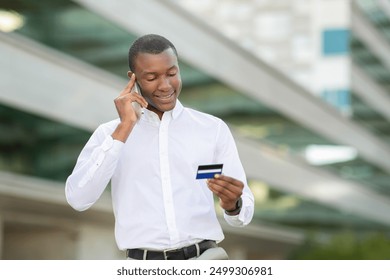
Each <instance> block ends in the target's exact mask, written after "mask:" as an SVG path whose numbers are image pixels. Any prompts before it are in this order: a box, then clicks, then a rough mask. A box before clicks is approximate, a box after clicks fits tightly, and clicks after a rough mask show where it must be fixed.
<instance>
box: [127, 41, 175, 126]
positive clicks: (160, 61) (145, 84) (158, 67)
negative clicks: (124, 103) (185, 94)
mask: <svg viewBox="0 0 390 280" xmlns="http://www.w3.org/2000/svg"><path fill="white" fill-rule="evenodd" d="M134 68H135V69H134V73H135V76H136V79H137V83H138V85H139V87H140V90H141V93H142V96H143V97H144V98H145V99H146V101H147V102H148V103H149V106H148V109H149V110H151V111H153V112H155V113H156V114H157V115H158V116H159V117H160V119H161V117H162V115H163V113H164V112H166V111H170V110H172V109H173V108H174V107H175V105H176V100H177V97H178V96H179V94H180V91H181V86H182V83H181V77H180V69H179V65H178V61H177V57H176V55H175V53H174V51H173V50H172V49H171V48H169V49H166V50H165V51H163V52H162V53H159V54H148V53H139V54H138V55H137V57H136V60H135V65H134Z"/></svg>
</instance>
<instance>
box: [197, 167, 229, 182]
mask: <svg viewBox="0 0 390 280" xmlns="http://www.w3.org/2000/svg"><path fill="white" fill-rule="evenodd" d="M222 167H223V164H209V165H199V166H198V171H197V172H196V179H197V180H199V179H210V178H214V175H215V174H222Z"/></svg>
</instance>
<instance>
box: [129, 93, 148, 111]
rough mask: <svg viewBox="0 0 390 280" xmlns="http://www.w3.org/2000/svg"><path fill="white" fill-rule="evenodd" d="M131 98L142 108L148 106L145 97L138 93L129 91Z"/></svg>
mask: <svg viewBox="0 0 390 280" xmlns="http://www.w3.org/2000/svg"><path fill="white" fill-rule="evenodd" d="M131 100H132V101H133V102H137V103H138V104H139V105H140V106H141V107H143V108H146V107H148V102H147V101H146V99H145V98H144V97H143V96H142V95H139V94H138V93H131Z"/></svg>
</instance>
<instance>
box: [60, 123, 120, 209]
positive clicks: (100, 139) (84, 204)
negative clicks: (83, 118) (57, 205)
mask: <svg viewBox="0 0 390 280" xmlns="http://www.w3.org/2000/svg"><path fill="white" fill-rule="evenodd" d="M123 145H124V143H123V142H121V141H118V140H114V139H113V138H112V137H111V133H110V131H109V130H108V129H106V128H104V127H103V126H100V127H99V128H98V129H97V130H96V131H95V132H94V133H93V134H92V136H91V138H90V139H89V141H88V142H87V144H86V145H85V147H84V148H83V150H82V151H81V153H80V155H79V157H78V159H77V163H76V166H75V168H74V169H73V172H72V174H71V175H70V176H69V177H68V179H67V180H66V185H65V195H66V199H67V201H68V203H69V204H70V205H71V206H72V207H73V208H74V209H76V210H78V211H84V210H86V209H88V208H89V207H91V206H92V205H93V204H94V203H95V202H96V201H97V200H98V199H99V197H100V196H101V194H102V193H103V191H104V189H105V188H106V186H107V185H108V183H109V181H110V179H111V177H112V175H113V173H114V171H115V169H116V166H117V163H118V160H119V155H120V152H121V150H122V147H123Z"/></svg>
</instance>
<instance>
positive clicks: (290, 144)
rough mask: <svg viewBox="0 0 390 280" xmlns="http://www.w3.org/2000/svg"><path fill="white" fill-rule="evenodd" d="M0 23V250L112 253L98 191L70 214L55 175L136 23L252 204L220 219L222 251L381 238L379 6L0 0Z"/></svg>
mask: <svg viewBox="0 0 390 280" xmlns="http://www.w3.org/2000/svg"><path fill="white" fill-rule="evenodd" d="M0 30H1V31H2V32H1V33H0V54H1V55H0V71H1V77H0V119H1V122H0V150H1V154H0V258H2V259H123V258H124V253H123V252H119V251H118V249H117V248H116V244H115V241H114V231H113V222H114V221H113V214H112V209H111V202H110V194H109V188H108V190H107V192H106V193H105V194H104V195H103V196H102V197H101V199H100V200H99V202H98V203H97V204H96V205H95V206H93V207H92V208H91V209H90V210H88V211H86V212H83V213H78V212H76V211H74V210H72V209H71V208H70V206H68V205H67V203H66V201H65V197H64V182H65V179H66V177H67V176H68V175H69V174H70V172H71V170H72V168H73V166H74V164H75V161H76V159H77V156H78V154H79V152H80V150H81V149H82V147H83V145H84V144H85V142H86V141H87V140H88V138H89V135H90V134H91V132H92V131H93V130H94V129H95V128H96V127H97V126H98V125H99V124H100V123H102V122H105V121H108V120H111V119H113V118H116V112H115V108H114V105H113V99H114V98H115V97H116V96H117V95H118V93H119V92H120V90H121V89H122V88H123V86H124V85H125V82H126V76H125V75H126V72H127V62H126V61H127V51H128V47H129V45H130V44H131V42H132V41H133V39H134V38H136V37H137V36H138V35H141V34H146V33H158V34H161V35H164V36H166V37H167V38H169V39H170V40H171V41H172V42H173V43H174V44H175V45H176V47H177V49H178V51H179V57H180V60H181V62H180V63H181V65H180V67H181V72H182V79H183V91H182V94H181V96H180V99H181V100H182V102H183V103H184V104H185V105H186V106H189V107H193V108H196V109H199V110H201V111H204V112H207V113H211V114H214V115H216V116H218V117H221V118H222V119H224V120H225V121H226V122H227V123H228V124H229V126H230V127H231V129H232V131H233V133H234V137H235V139H236V141H237V145H238V148H239V152H240V155H241V159H242V161H243V164H244V167H245V169H246V172H247V175H248V179H249V183H250V187H251V189H252V191H253V193H254V194H255V197H256V210H255V218H254V220H253V222H252V223H251V225H249V226H248V227H246V228H232V227H229V226H227V225H226V224H225V223H224V222H223V221H221V223H222V224H223V227H224V231H225V234H226V239H225V240H224V241H223V243H222V245H223V246H224V247H225V248H226V249H227V251H228V253H229V254H230V256H231V258H233V259H285V258H288V257H289V254H290V253H291V251H292V250H294V249H296V248H298V247H299V246H300V245H301V244H303V242H304V241H305V239H306V237H307V236H308V235H312V234H313V233H314V234H315V236H316V238H317V239H318V240H319V241H321V242H326V240H327V239H328V238H330V237H331V236H332V235H334V234H337V233H338V232H340V231H342V230H350V231H352V232H354V233H356V235H359V236H361V235H364V234H366V233H371V232H385V233H386V234H387V233H388V231H389V226H390V218H389V215H388V214H387V213H389V212H390V199H389V196H390V145H389V143H390V113H389V112H390V110H389V109H388V108H390V96H389V88H390V87H389V82H390V71H389V69H390V66H389V65H390V45H389V40H390V36H389V34H390V33H389V32H390V1H388V0H356V1H348V0H343V1H341V0H248V1H233V0H221V1H216V0H209V1H195V0H191V1H190V0H187V1H184V0H160V1H158V0H149V1H125V0H116V1H109V0H100V1H92V0H75V1H70V0H51V1H49V0H41V1H28V0H12V1H11V0H0Z"/></svg>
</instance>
